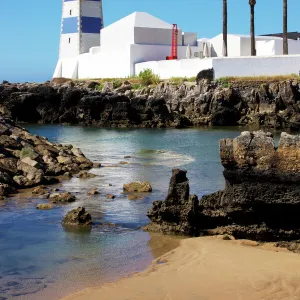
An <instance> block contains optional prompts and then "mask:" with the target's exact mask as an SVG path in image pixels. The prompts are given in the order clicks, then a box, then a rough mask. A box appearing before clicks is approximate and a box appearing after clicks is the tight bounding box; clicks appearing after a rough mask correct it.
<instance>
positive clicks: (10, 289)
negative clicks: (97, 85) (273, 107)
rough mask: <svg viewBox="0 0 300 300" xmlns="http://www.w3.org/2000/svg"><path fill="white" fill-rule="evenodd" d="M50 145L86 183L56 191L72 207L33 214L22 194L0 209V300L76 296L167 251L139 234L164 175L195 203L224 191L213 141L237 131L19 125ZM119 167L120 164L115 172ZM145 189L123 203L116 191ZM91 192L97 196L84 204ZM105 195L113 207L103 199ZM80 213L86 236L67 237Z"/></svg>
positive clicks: (160, 194) (163, 241) (159, 239)
mask: <svg viewBox="0 0 300 300" xmlns="http://www.w3.org/2000/svg"><path fill="white" fill-rule="evenodd" d="M26 128H27V129H28V130H29V131H30V132H31V133H33V134H38V135H41V136H45V137H47V138H48V139H49V140H50V141H52V142H57V143H62V144H73V145H74V146H76V147H79V148H81V149H82V151H83V152H84V154H85V155H86V156H87V157H88V158H89V159H91V160H93V161H96V162H101V164H102V166H103V167H101V168H97V169H92V170H91V172H92V173H94V174H96V175H97V176H96V177H95V178H92V179H78V178H72V179H71V180H70V181H65V182H63V183H62V185H61V186H58V188H59V189H60V190H62V191H70V192H72V193H73V194H74V195H76V197H77V201H76V202H74V203H71V204H67V205H59V206H57V207H55V208H54V209H53V210H46V211H38V210H36V204H37V203H47V201H48V200H42V199H39V198H38V197H36V198H31V197H29V196H27V195H26V193H25V194H23V193H20V194H19V195H17V196H16V197H13V198H9V199H8V200H6V201H1V202H0V300H4V299H59V298H60V297H62V296H64V295H66V294H68V293H71V292H74V291H77V290H79V289H83V288H85V287H89V286H94V285H98V284H101V283H103V282H105V281H110V280H115V279H118V278H120V277H121V276H125V275H128V274H131V273H132V272H136V271H141V270H143V269H145V268H146V267H147V266H148V265H149V264H150V263H151V261H152V260H153V259H154V258H156V257H157V256H159V255H161V254H163V252H166V251H168V250H170V249H172V247H175V241H176V239H172V238H170V237H163V236H161V235H157V234H149V233H147V232H143V231H142V230H141V229H140V228H141V227H142V226H143V225H145V224H147V223H148V222H149V220H148V218H147V216H146V213H147V211H148V209H149V208H150V207H151V203H152V202H153V201H154V200H162V199H164V198H165V196H166V194H167V191H168V184H169V180H170V176H171V170H172V168H182V169H186V170H187V171H188V173H187V176H188V178H189V181H190V190H191V193H193V194H196V195H197V196H198V197H201V196H202V195H204V194H209V193H212V192H214V191H217V190H219V189H222V188H223V187H224V178H223V176H222V166H221V164H220V158H219V146H218V141H219V140H220V139H221V138H225V137H226V138H233V137H236V136H237V135H238V134H239V133H240V131H241V129H240V128H219V129H218V128H216V129H205V128H204V129H203V128H201V129H198V128H197V129H182V130H178V129H100V128H93V127H79V126H60V125H27V126H26ZM125 157H126V158H125ZM121 161H126V162H127V163H128V164H120V162H121ZM134 180H145V181H149V182H151V184H152V186H153V192H152V193H151V194H146V195H145V198H144V199H142V200H131V201H130V200H128V198H127V196H126V194H124V193H123V189H122V187H123V184H124V183H128V182H131V181H134ZM93 188H97V189H98V190H99V194H98V195H94V196H88V191H90V190H91V189H93ZM106 194H113V195H115V196H116V198H115V199H106V197H105V195H106ZM78 206H84V207H85V208H86V210H87V211H88V212H89V213H90V214H91V215H92V219H93V223H94V226H93V228H92V230H91V231H79V232H78V231H67V230H65V229H64V228H63V227H62V226H61V220H62V218H63V216H64V215H65V214H66V213H67V212H68V211H70V210H71V209H73V208H77V207H78Z"/></svg>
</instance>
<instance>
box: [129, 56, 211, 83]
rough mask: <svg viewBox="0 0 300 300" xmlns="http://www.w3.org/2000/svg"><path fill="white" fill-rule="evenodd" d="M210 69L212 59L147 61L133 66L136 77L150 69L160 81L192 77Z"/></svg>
mask: <svg viewBox="0 0 300 300" xmlns="http://www.w3.org/2000/svg"><path fill="white" fill-rule="evenodd" d="M210 68H212V59H211V58H208V59H182V60H165V61H149V62H145V63H139V64H136V65H135V73H136V74H137V75H138V74H139V73H140V72H141V71H143V70H145V69H151V70H152V71H153V72H154V73H155V74H157V75H159V77H160V78H161V79H168V78H171V77H194V76H197V74H198V73H199V72H200V71H201V70H205V69H210Z"/></svg>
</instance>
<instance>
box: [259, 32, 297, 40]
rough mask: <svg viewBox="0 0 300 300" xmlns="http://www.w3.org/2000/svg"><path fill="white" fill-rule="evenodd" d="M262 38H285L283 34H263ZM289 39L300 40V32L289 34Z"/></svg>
mask: <svg viewBox="0 0 300 300" xmlns="http://www.w3.org/2000/svg"><path fill="white" fill-rule="evenodd" d="M262 36H273V37H274V36H275V37H280V38H283V33H272V34H263V35H262ZM287 37H288V39H290V40H297V39H299V38H300V32H297V31H294V32H288V33H287Z"/></svg>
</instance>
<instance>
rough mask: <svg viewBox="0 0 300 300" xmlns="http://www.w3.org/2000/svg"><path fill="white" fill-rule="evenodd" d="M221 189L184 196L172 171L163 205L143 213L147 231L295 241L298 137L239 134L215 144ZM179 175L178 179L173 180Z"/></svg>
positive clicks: (299, 232)
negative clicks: (220, 167)
mask: <svg viewBox="0 0 300 300" xmlns="http://www.w3.org/2000/svg"><path fill="white" fill-rule="evenodd" d="M220 157H221V162H222V164H223V166H224V173H223V174H224V177H225V179H226V186H225V189H224V190H222V191H218V192H215V193H212V194H210V195H205V196H203V197H202V198H201V199H200V200H199V201H198V199H197V197H196V196H189V186H188V181H187V179H186V177H185V172H184V171H180V170H173V175H172V178H171V181H170V187H169V193H168V196H167V198H166V200H165V201H156V202H154V203H153V206H152V208H151V209H150V210H149V212H148V217H149V218H150V220H151V223H150V224H149V225H147V226H146V229H147V230H154V231H162V232H165V233H172V234H174V233H175V234H184V235H190V236H199V235H230V236H233V237H234V238H239V239H240V238H243V239H252V240H258V241H278V240H285V241H291V240H298V239H300V219H299V217H298V216H299V214H300V186H299V180H300V177H299V176H300V160H299V158H300V137H299V136H292V135H289V134H287V133H282V134H281V137H280V140H279V144H278V148H276V147H275V143H274V140H273V137H272V135H271V134H270V133H266V132H262V131H258V132H243V133H242V134H241V135H240V136H238V137H237V138H235V139H223V140H221V141H220ZM176 176H178V177H176Z"/></svg>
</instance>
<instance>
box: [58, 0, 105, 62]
mask: <svg viewBox="0 0 300 300" xmlns="http://www.w3.org/2000/svg"><path fill="white" fill-rule="evenodd" d="M102 28H103V12H102V0H63V9H62V21H61V34H60V46H59V58H60V59H62V58H72V57H76V56H78V55H80V54H83V53H87V52H89V49H90V48H91V47H96V46H100V30H101V29H102Z"/></svg>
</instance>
